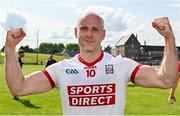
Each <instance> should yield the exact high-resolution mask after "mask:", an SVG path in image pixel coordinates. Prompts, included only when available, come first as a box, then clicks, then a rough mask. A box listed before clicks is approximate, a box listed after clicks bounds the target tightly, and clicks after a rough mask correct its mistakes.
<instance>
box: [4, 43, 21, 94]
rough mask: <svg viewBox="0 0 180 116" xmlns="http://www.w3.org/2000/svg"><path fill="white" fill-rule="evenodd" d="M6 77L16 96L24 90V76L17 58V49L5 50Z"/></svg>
mask: <svg viewBox="0 0 180 116" xmlns="http://www.w3.org/2000/svg"><path fill="white" fill-rule="evenodd" d="M5 77H6V82H7V85H8V87H9V89H10V91H11V93H12V94H13V95H16V94H17V93H18V92H19V91H20V90H21V88H22V84H23V81H24V76H23V73H22V71H21V67H20V65H19V64H18V61H17V58H16V53H15V48H7V47H6V48H5Z"/></svg>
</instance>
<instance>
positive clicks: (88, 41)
mask: <svg viewBox="0 0 180 116" xmlns="http://www.w3.org/2000/svg"><path fill="white" fill-rule="evenodd" d="M84 41H85V42H86V43H87V44H92V43H94V41H92V40H84Z"/></svg>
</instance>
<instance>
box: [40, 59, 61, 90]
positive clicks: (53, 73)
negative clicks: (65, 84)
mask: <svg viewBox="0 0 180 116" xmlns="http://www.w3.org/2000/svg"><path fill="white" fill-rule="evenodd" d="M60 65H61V63H60V62H58V63H54V64H52V65H50V66H48V67H47V68H45V69H44V70H42V72H43V73H44V74H45V75H46V77H47V78H48V80H49V82H50V84H51V86H52V87H54V86H55V85H58V75H57V70H58V69H59V67H60Z"/></svg>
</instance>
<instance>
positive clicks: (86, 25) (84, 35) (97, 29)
mask: <svg viewBox="0 0 180 116" xmlns="http://www.w3.org/2000/svg"><path fill="white" fill-rule="evenodd" d="M75 35H76V38H78V42H79V46H80V49H81V50H83V51H85V52H94V51H96V50H98V49H101V41H102V40H103V39H104V37H105V30H104V29H103V26H102V24H101V22H100V20H99V19H98V18H97V17H95V16H87V17H85V18H84V19H82V20H81V22H80V24H79V26H78V27H77V28H75Z"/></svg>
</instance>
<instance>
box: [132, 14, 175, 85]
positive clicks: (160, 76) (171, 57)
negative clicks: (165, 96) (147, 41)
mask: <svg viewBox="0 0 180 116" xmlns="http://www.w3.org/2000/svg"><path fill="white" fill-rule="evenodd" d="M152 25H153V27H154V28H155V29H156V30H157V31H158V32H159V33H160V34H161V35H162V36H163V37H164V39H165V48H164V56H163V59H162V63H161V65H160V68H159V69H156V68H154V67H151V66H148V65H143V66H142V67H141V68H140V69H139V71H138V72H137V74H136V76H135V80H134V81H135V84H136V85H139V86H144V87H158V88H172V87H174V86H175V85H176V81H177V79H178V78H177V75H178V56H177V51H176V44H175V37H174V34H173V31H172V28H171V25H170V22H169V19H168V18H167V17H160V18H156V19H155V20H154V21H153V23H152Z"/></svg>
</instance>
